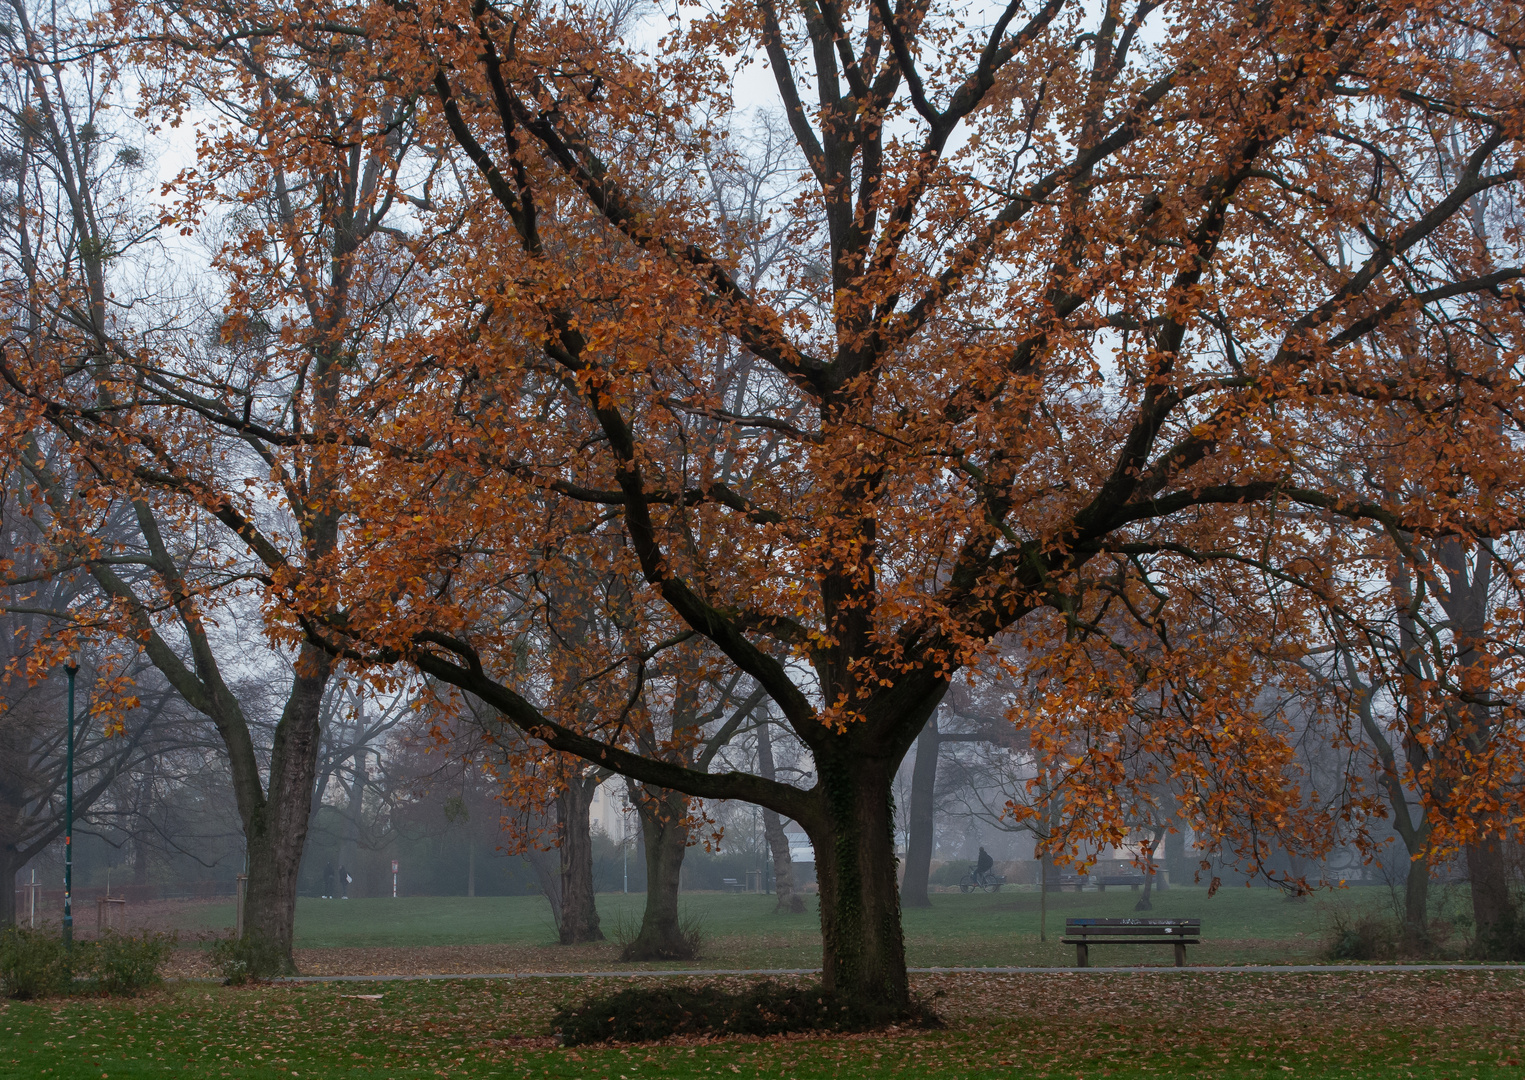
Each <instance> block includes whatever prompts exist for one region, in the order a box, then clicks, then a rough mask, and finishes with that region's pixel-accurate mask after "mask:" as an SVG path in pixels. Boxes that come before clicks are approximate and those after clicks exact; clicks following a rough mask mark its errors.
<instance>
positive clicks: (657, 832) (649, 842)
mask: <svg viewBox="0 0 1525 1080" xmlns="http://www.w3.org/2000/svg"><path fill="white" fill-rule="evenodd" d="M629 791H630V801H631V802H633V803H634V804H635V807H636V812H637V813H638V814H640V818H641V835H642V836H643V837H644V838H645V842H646V843H645V846H646V909H645V911H644V912H643V913H642V915H641V929H640V932H639V933H638V934H637V935H636V936H635V939H634V940H632V941H631V942H630V943H629V944H628V945H626V946H625V949H624V951H623V952H622V953H620V959H621V960H692V959H693V958H694V948H695V942H694V941H692V940H691V939H689V938H688V937H686V936H685V935H684V933H683V927H682V926H681V925H680V923H679V918H678V889H679V885H680V884H681V875H682V873H683V856H684V854H685V853H686V852H687V851H688V826H687V825H686V824H685V823H684V822H685V819H686V818H687V816H688V798H687V796H685V795H684V794H683V793H682V792H679V791H671V790H669V789H667V788H659V787H647V786H645V785H642V784H637V783H634V782H631V783H630V785H629Z"/></svg>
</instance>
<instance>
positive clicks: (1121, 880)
mask: <svg viewBox="0 0 1525 1080" xmlns="http://www.w3.org/2000/svg"><path fill="white" fill-rule="evenodd" d="M1142 884H1144V875H1143V874H1102V875H1100V876H1098V877H1097V878H1096V891H1097V892H1106V891H1107V886H1108V885H1131V886H1133V891H1134V892H1138V887H1139V886H1140V885H1142Z"/></svg>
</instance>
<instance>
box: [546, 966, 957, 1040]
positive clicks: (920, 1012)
mask: <svg viewBox="0 0 1525 1080" xmlns="http://www.w3.org/2000/svg"><path fill="white" fill-rule="evenodd" d="M891 1024H899V1025H903V1026H907V1027H924V1028H925V1027H939V1026H941V1023H940V1021H939V1020H938V1019H937V1016H936V1014H934V1013H933V1012H932V1010H931V1009H930V1008H929V1007H928V1006H927V1005H926V1004H924V1003H922V1002H919V1001H918V1002H913V1003H912V1005H911V1006H910V1007H909V1008H908V1009H893V1008H889V1007H887V1006H883V1005H875V1004H870V1003H867V1002H861V1001H858V1000H857V999H855V998H851V997H849V996H847V995H844V994H839V993H831V992H828V991H826V990H823V989H821V988H820V987H819V986H781V985H779V984H778V983H774V982H763V983H758V984H757V985H756V986H753V987H751V988H750V989H748V990H745V991H742V992H740V993H732V992H730V991H726V990H723V989H721V988H720V987H718V986H715V985H713V984H706V985H703V986H641V987H631V988H629V989H625V990H621V991H619V992H617V993H614V994H605V995H600V996H598V997H593V998H589V999H587V1000H586V1001H584V1002H582V1003H581V1004H580V1005H576V1006H573V1007H571V1008H564V1009H561V1010H560V1011H558V1012H557V1013H556V1015H555V1016H553V1017H552V1018H551V1028H552V1030H553V1031H554V1032H556V1033H557V1034H558V1035H560V1037H561V1040H562V1043H563V1045H566V1046H582V1045H585V1044H587V1043H596V1042H651V1041H655V1040H657V1039H665V1038H669V1037H671V1036H674V1035H689V1036H693V1035H781V1034H783V1033H785V1032H792V1031H832V1032H844V1031H871V1030H875V1029H878V1028H885V1027H888V1026H890V1025H891Z"/></svg>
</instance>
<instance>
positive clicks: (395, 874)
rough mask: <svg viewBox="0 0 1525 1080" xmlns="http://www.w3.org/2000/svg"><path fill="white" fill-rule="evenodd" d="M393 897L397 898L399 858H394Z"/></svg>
mask: <svg viewBox="0 0 1525 1080" xmlns="http://www.w3.org/2000/svg"><path fill="white" fill-rule="evenodd" d="M392 899H393V900H396V899H397V860H396V859H393V860H392Z"/></svg>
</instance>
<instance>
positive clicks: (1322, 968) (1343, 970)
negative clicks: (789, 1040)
mask: <svg viewBox="0 0 1525 1080" xmlns="http://www.w3.org/2000/svg"><path fill="white" fill-rule="evenodd" d="M907 970H908V971H910V973H911V974H913V975H1191V974H1194V973H1195V974H1204V973H1206V974H1217V975H1234V974H1245V975H1309V974H1315V975H1369V974H1390V973H1394V972H1410V971H1519V972H1525V964H1238V965H1227V964H1224V965H1205V966H1201V967H1182V968H1178V967H1087V968H1062V967H920V968H917V967H913V968H908V969H907ZM820 973H821V969H820V968H670V969H666V970H660V971H501V972H481V973H477V974H466V975H294V976H291V977H290V978H285V979H276V980H274V981H275V982H277V983H385V982H429V981H431V980H435V979H649V978H661V977H663V976H673V975H819V974H820Z"/></svg>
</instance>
